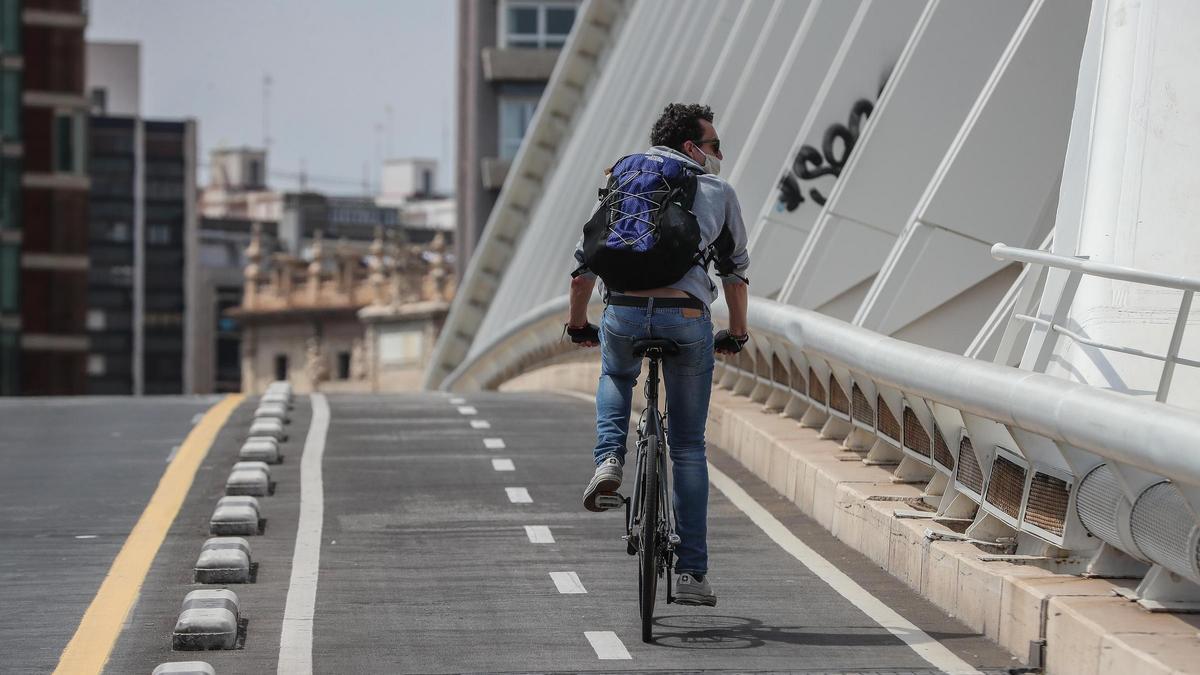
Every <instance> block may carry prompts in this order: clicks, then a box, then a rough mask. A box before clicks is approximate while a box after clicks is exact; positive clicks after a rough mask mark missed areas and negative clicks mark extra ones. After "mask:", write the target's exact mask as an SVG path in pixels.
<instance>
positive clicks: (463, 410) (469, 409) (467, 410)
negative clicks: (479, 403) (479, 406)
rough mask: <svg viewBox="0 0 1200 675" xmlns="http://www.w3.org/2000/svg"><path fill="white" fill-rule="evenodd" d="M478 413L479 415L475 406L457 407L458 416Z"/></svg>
mask: <svg viewBox="0 0 1200 675" xmlns="http://www.w3.org/2000/svg"><path fill="white" fill-rule="evenodd" d="M478 413H479V411H478V410H476V409H475V406H473V405H460V406H458V414H459V415H476V414H478Z"/></svg>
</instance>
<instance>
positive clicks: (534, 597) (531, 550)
mask: <svg viewBox="0 0 1200 675" xmlns="http://www.w3.org/2000/svg"><path fill="white" fill-rule="evenodd" d="M330 405H331V408H332V416H331V417H332V420H333V421H332V424H331V428H330V432H329V441H328V448H327V450H326V455H325V463H324V477H325V485H324V490H325V520H324V533H323V539H322V541H323V544H322V552H321V566H320V580H319V585H318V592H317V610H316V618H315V622H314V646H313V652H314V654H313V664H314V671H315V672H504V671H546V670H573V671H581V670H585V671H594V670H610V671H621V672H629V671H637V670H671V669H686V670H714V671H719V670H729V671H742V672H744V671H747V670H755V671H794V670H797V669H805V670H811V669H820V670H828V671H857V670H901V671H908V672H933V671H931V666H930V664H929V663H928V662H927V661H925V660H924V659H922V658H921V657H920V656H918V655H917V654H916V653H915V652H914V651H913V650H912V649H911V648H910V647H909V646H908V645H906V644H905V643H904V642H903V641H902V640H901V639H899V638H898V637H896V636H895V635H893V634H892V633H890V632H889V631H888V630H887V629H885V628H883V627H882V626H880V625H879V624H878V623H876V622H875V621H873V620H872V619H870V618H869V617H868V616H867V615H866V614H864V613H863V612H862V611H860V610H859V609H858V608H857V607H856V606H855V605H854V604H852V603H851V602H850V601H848V600H847V599H846V597H844V596H843V595H842V594H840V593H839V592H838V591H837V590H835V589H834V588H833V587H831V586H830V585H829V583H827V582H826V581H824V580H822V579H821V578H820V577H818V576H817V575H816V574H815V573H813V572H812V571H811V570H810V569H809V568H807V567H805V566H804V565H803V564H801V563H800V562H799V561H798V560H797V558H796V557H794V556H793V555H792V554H790V553H789V552H787V551H785V550H784V549H783V548H781V546H780V545H779V544H777V543H776V542H775V541H773V540H772V538H770V537H769V536H768V535H767V534H766V533H765V532H764V531H763V530H762V529H760V527H759V526H758V525H756V524H755V523H754V522H753V521H751V519H750V518H749V517H747V515H746V513H745V512H744V511H743V510H742V508H739V507H738V506H736V505H735V504H734V503H732V502H731V501H730V500H729V499H727V498H726V497H725V496H724V494H723V493H722V492H720V491H718V490H716V489H713V490H712V491H711V492H710V515H709V549H710V556H711V578H712V581H713V583H714V587H715V589H716V591H717V593H718V597H719V603H718V606H717V607H716V608H696V607H682V606H677V605H666V604H665V603H663V602H662V601H661V600H660V602H659V605H658V610H657V622H656V626H655V636H656V638H655V640H654V642H653V643H650V644H646V643H643V642H641V640H640V631H639V624H638V609H637V577H636V558H635V557H631V556H628V555H627V554H626V553H625V547H624V544H623V542H622V541H621V540H620V539H619V537H620V535H621V534H622V517H621V515H619V514H618V513H613V512H609V513H605V514H593V513H588V512H586V511H584V510H583V509H582V506H581V505H580V495H581V490H582V487H583V485H584V484H586V481H587V478H588V477H589V476H590V473H591V462H590V448H591V446H592V444H593V442H594V435H593V432H594V430H593V421H592V408H591V406H590V405H589V404H588V403H587V402H584V401H580V400H577V399H573V398H568V397H561V396H556V395H551V394H497V393H485V394H471V395H464V396H462V397H453V396H449V395H443V394H414V395H408V396H372V397H366V396H361V397H360V396H332V397H331V398H330ZM710 455H711V458H712V461H713V462H714V465H716V466H717V467H719V468H720V470H721V471H722V472H723V473H725V474H727V475H729V476H730V477H731V478H733V479H734V480H735V481H736V482H737V483H738V484H739V485H741V486H743V487H745V488H746V492H747V493H748V494H749V495H750V497H752V498H753V499H755V500H756V501H757V502H758V503H759V504H761V505H762V506H763V507H764V508H766V509H767V511H769V512H770V513H771V514H774V517H775V518H777V519H778V521H779V522H781V523H783V525H784V526H785V527H786V528H787V529H788V530H790V531H791V532H792V533H794V534H796V535H798V536H800V537H801V538H803V539H804V540H805V542H806V543H808V545H809V546H811V547H812V548H813V549H814V550H816V551H820V552H821V554H822V555H824V556H825V558H826V559H827V560H829V561H831V562H833V563H835V564H836V565H837V566H838V568H839V569H841V570H844V571H845V572H846V574H847V575H849V576H851V577H853V578H854V579H856V580H857V581H858V583H859V584H861V585H862V586H863V587H864V588H865V589H866V590H868V591H870V590H872V589H879V590H882V591H884V593H880V594H877V595H880V596H881V597H886V598H887V599H888V600H889V602H890V603H892V605H893V606H894V607H895V608H896V610H897V611H898V612H900V613H901V614H903V615H904V616H905V617H906V618H907V619H908V620H910V621H912V622H913V623H915V624H918V625H920V626H921V628H923V629H924V630H925V631H926V632H927V633H928V634H929V635H931V636H933V637H934V638H936V639H939V640H941V641H942V642H944V643H945V644H953V645H955V651H956V652H957V653H959V655H960V656H962V658H963V659H965V660H966V661H967V662H969V663H971V664H972V665H977V666H982V667H986V668H988V669H991V668H1002V667H1006V666H1010V665H1011V664H1012V663H1013V662H1012V661H1011V659H1010V657H1008V655H1007V654H1005V653H1004V652H1003V651H1002V650H1000V649H999V648H998V647H996V646H995V645H993V644H992V643H990V642H988V641H987V640H985V639H983V638H981V637H978V636H973V635H971V634H970V633H969V632H968V631H967V630H966V629H965V628H963V627H962V626H961V625H958V624H956V623H955V622H953V621H952V620H950V619H948V618H946V617H944V615H942V614H941V613H940V612H938V611H937V610H936V609H935V608H932V606H930V605H929V604H928V603H925V602H924V601H923V600H921V599H920V598H918V597H916V596H915V595H914V594H912V593H911V592H908V591H907V590H905V589H903V587H902V584H900V583H899V582H897V581H895V580H893V579H891V578H890V577H888V575H887V573H886V572H885V571H883V570H881V569H879V568H878V567H877V566H874V565H873V563H870V561H867V560H866V559H865V558H862V557H861V556H859V555H858V554H856V553H854V552H853V551H850V550H849V549H847V548H845V547H844V546H842V545H841V544H840V543H839V542H837V541H836V540H834V539H833V538H832V537H831V536H830V535H829V534H828V533H827V532H824V531H823V530H822V529H820V528H819V526H816V525H815V524H814V523H812V522H811V521H809V520H807V519H806V518H804V517H803V516H802V515H800V514H799V511H798V510H797V509H795V507H794V506H792V505H790V504H788V503H787V502H786V500H783V499H782V498H779V497H778V496H777V495H774V493H773V492H771V491H770V488H769V487H767V486H765V485H763V484H762V483H761V482H760V481H757V479H754V478H753V477H751V476H749V475H748V474H747V473H746V472H744V471H741V470H740V467H738V466H737V464H736V462H733V461H732V460H730V459H729V458H728V457H725V456H724V455H723V454H722V453H720V452H719V451H715V450H712V451H710Z"/></svg>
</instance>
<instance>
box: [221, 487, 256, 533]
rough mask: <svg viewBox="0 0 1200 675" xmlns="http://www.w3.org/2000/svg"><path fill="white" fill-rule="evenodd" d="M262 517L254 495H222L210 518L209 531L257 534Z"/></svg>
mask: <svg viewBox="0 0 1200 675" xmlns="http://www.w3.org/2000/svg"><path fill="white" fill-rule="evenodd" d="M260 525H261V517H260V512H259V506H258V500H257V499H255V498H254V497H222V498H221V499H220V500H219V501H218V502H217V508H216V509H215V510H214V511H213V514H212V518H211V519H210V520H209V531H210V532H211V533H212V534H215V535H219V536H228V535H255V534H258V533H259V530H260Z"/></svg>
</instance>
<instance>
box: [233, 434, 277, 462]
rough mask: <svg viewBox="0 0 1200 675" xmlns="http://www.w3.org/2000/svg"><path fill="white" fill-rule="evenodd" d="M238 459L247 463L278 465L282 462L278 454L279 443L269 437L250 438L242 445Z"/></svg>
mask: <svg viewBox="0 0 1200 675" xmlns="http://www.w3.org/2000/svg"><path fill="white" fill-rule="evenodd" d="M238 458H239V459H241V460H242V461H248V462H265V463H267V464H278V463H279V462H281V461H283V457H282V455H280V454H279V441H277V440H276V439H274V438H271V437H269V436H251V437H250V438H247V439H246V442H245V443H243V444H242V449H241V451H240V452H238Z"/></svg>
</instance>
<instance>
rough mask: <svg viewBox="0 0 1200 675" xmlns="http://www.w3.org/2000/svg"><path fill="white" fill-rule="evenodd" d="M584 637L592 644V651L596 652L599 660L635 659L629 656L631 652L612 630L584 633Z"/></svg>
mask: <svg viewBox="0 0 1200 675" xmlns="http://www.w3.org/2000/svg"><path fill="white" fill-rule="evenodd" d="M583 636H584V637H586V638H587V640H588V642H590V643H592V649H594V650H596V656H597V658H600V659H604V660H615V659H631V658H633V657H632V656H630V655H629V650H628V649H625V645H624V644H622V643H621V638H619V637H617V634H616V633H614V632H612V631H611V630H589V631H584V633H583Z"/></svg>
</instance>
